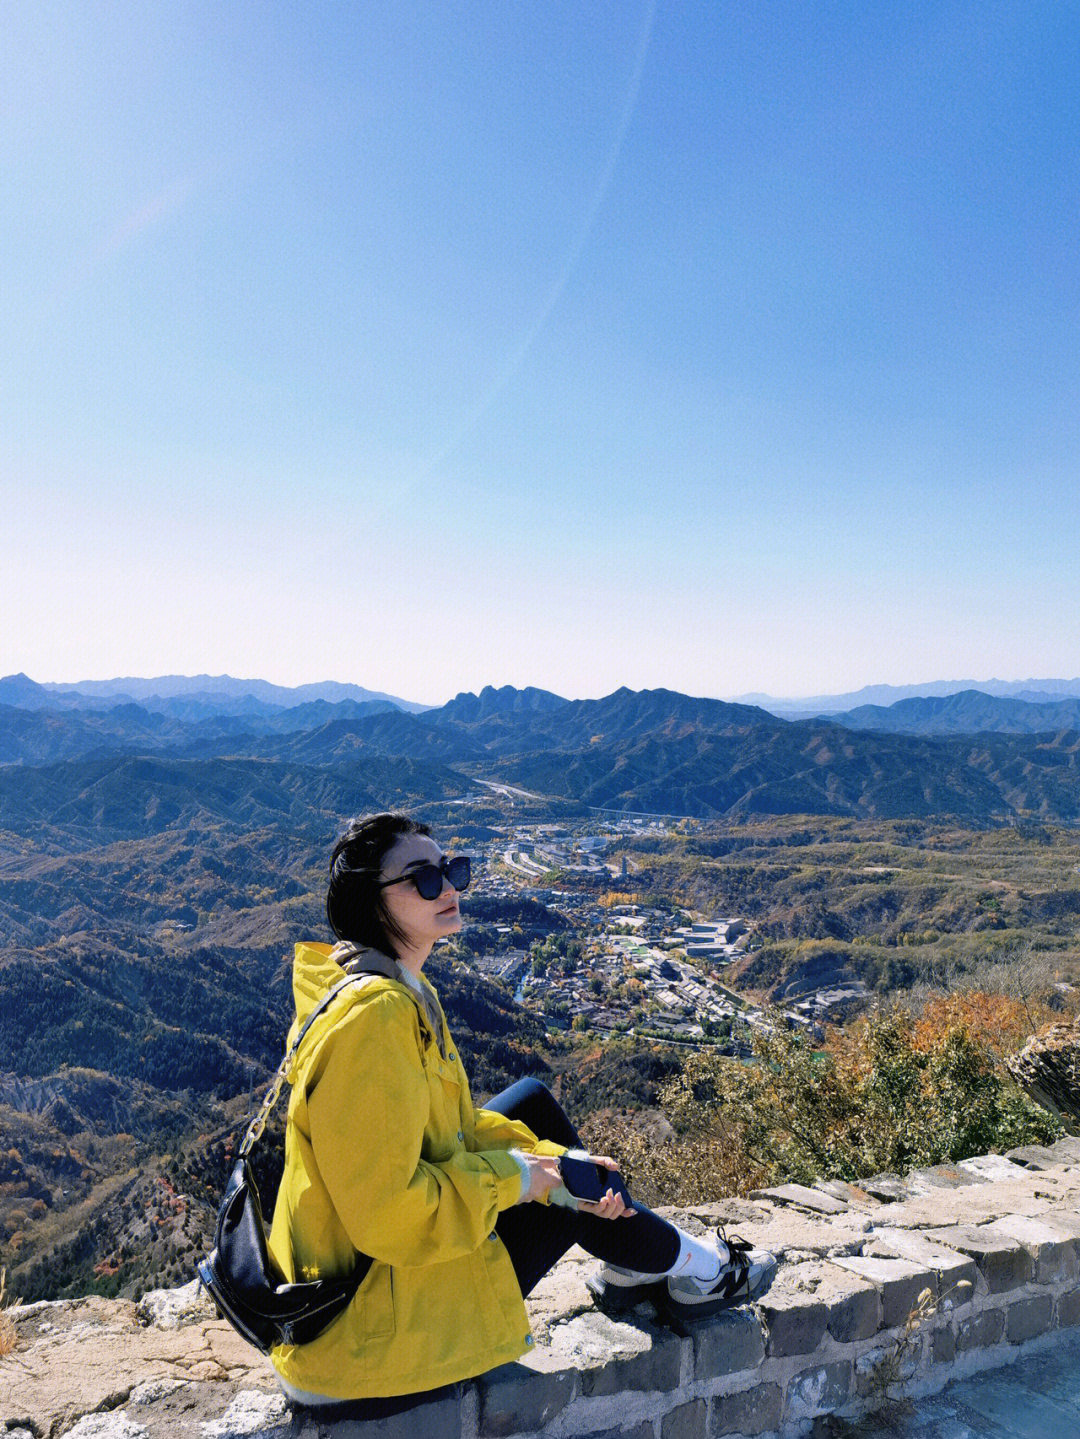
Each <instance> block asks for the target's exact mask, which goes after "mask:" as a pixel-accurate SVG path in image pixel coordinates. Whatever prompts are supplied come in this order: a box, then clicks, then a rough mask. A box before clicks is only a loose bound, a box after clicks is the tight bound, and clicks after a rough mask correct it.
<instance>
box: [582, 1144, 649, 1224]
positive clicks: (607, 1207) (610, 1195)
mask: <svg viewBox="0 0 1080 1439" xmlns="http://www.w3.org/2000/svg"><path fill="white" fill-rule="evenodd" d="M589 1158H590V1159H591V1160H592V1162H593V1163H594V1164H602V1165H603V1166H604V1168H605V1169H618V1167H619V1166H618V1164H617V1163H616V1162H615V1160H614V1159H612V1158H611V1157H610V1156H609V1155H607V1154H590V1155H589ZM578 1210H579V1211H580V1212H581V1213H582V1214H595V1215H596V1216H597V1218H598V1219H621V1218H623V1217H624V1216H625V1217H626V1218H629V1217H630V1216H631V1215H633V1214H636V1213H637V1210H636V1209H628V1208H627V1207H626V1204H625V1202H624V1200H623V1197H622V1195H621V1194H616V1193H615V1192H614V1190H611V1189H609V1190H608V1192H607V1193H606V1194H605V1195H604V1197H603V1199H601V1200H599V1201H598V1202H597V1203H596V1204H588V1203H587V1202H586V1201H585V1200H584V1199H579V1200H578Z"/></svg>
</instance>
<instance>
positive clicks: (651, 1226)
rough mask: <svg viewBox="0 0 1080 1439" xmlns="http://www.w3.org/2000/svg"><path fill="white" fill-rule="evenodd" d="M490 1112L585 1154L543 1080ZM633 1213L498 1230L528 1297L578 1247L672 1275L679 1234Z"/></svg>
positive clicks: (510, 1216) (563, 1212)
mask: <svg viewBox="0 0 1080 1439" xmlns="http://www.w3.org/2000/svg"><path fill="white" fill-rule="evenodd" d="M484 1108H485V1109H494V1110H495V1111H496V1112H497V1113H498V1114H505V1115H506V1117H507V1119H519V1120H521V1122H522V1123H523V1124H527V1125H528V1127H529V1128H530V1129H531V1130H532V1132H533V1133H534V1134H535V1135H536V1137H537V1138H538V1139H551V1140H554V1142H555V1143H556V1144H565V1145H566V1147H567V1148H568V1149H578V1148H580V1145H581V1141H580V1140H579V1139H578V1136H577V1131H576V1130H575V1128H574V1126H573V1125H572V1124H571V1123H570V1121H569V1119H567V1117H566V1115H565V1114H564V1113H563V1112H562V1110H561V1109H560V1107H559V1104H558V1101H557V1100H556V1099H555V1096H554V1095H553V1094H552V1093H551V1091H550V1090H549V1089H547V1088H546V1087H545V1086H544V1085H543V1084H541V1083H540V1081H539V1080H538V1079H519V1080H518V1082H517V1084H512V1085H511V1086H510V1088H509V1089H504V1090H503V1092H502V1093H501V1094H497V1095H496V1096H495V1098H494V1099H492V1100H490V1101H489V1102H488V1103H487V1104H486V1105H485V1106H484ZM634 1209H635V1213H634V1214H633V1215H632V1216H631V1217H629V1218H627V1217H621V1218H619V1219H598V1218H597V1216H596V1215H595V1214H578V1213H577V1212H576V1211H575V1210H572V1209H561V1208H559V1206H558V1205H550V1204H547V1205H545V1204H518V1205H515V1206H514V1208H513V1209H504V1210H503V1211H502V1213H501V1214H500V1215H499V1217H498V1219H497V1220H496V1221H495V1228H496V1230H497V1231H498V1235H499V1238H500V1239H501V1240H502V1242H503V1243H504V1244H505V1245H506V1249H507V1252H508V1253H509V1255H510V1260H511V1263H512V1264H513V1266H514V1273H515V1274H516V1275H517V1281H518V1284H520V1286H521V1293H522V1296H524V1295H526V1294H528V1293H530V1292H531V1290H532V1289H534V1288H535V1286H536V1285H537V1283H538V1282H539V1281H540V1280H541V1279H542V1278H543V1277H544V1275H545V1274H546V1273H547V1272H548V1270H549V1269H551V1267H552V1266H553V1265H554V1264H555V1263H556V1262H557V1261H558V1260H559V1259H561V1258H562V1256H563V1255H564V1254H565V1253H566V1251H567V1250H568V1249H569V1248H570V1247H571V1245H574V1244H580V1245H581V1247H582V1249H585V1250H588V1252H589V1253H590V1254H594V1255H595V1256H596V1257H597V1259H604V1260H607V1261H608V1263H610V1264H618V1265H620V1266H622V1267H623V1268H625V1269H640V1270H642V1271H643V1272H644V1273H646V1274H662V1273H663V1272H664V1270H666V1269H670V1268H671V1266H672V1265H673V1264H674V1263H675V1260H676V1258H677V1257H678V1253H679V1233H678V1230H677V1229H676V1228H675V1227H674V1225H671V1224H669V1223H668V1222H667V1220H666V1219H661V1218H660V1216H659V1214H654V1213H653V1212H652V1210H651V1209H646V1208H645V1207H644V1206H643V1205H641V1204H638V1203H637V1201H636V1200H635V1202H634ZM457 1392H458V1386H457V1385H454V1384H447V1385H444V1386H443V1387H442V1388H440V1389H427V1390H424V1391H423V1392H422V1393H419V1394H403V1395H401V1396H395V1397H388V1398H385V1399H343V1400H341V1401H340V1402H334V1403H329V1404H319V1405H315V1406H313V1412H315V1413H317V1414H318V1415H319V1416H320V1417H321V1418H324V1419H383V1418H386V1417H388V1416H389V1415H391V1414H400V1413H401V1412H402V1411H403V1410H406V1409H413V1408H415V1407H416V1406H417V1405H418V1404H427V1403H430V1402H432V1401H434V1400H438V1399H443V1398H447V1397H448V1396H451V1395H454V1394H456V1393H457Z"/></svg>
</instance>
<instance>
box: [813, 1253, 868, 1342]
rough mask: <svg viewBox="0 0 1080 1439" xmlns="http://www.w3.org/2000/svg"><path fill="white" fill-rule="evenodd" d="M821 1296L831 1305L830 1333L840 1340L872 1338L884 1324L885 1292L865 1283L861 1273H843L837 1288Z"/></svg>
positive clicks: (828, 1321)
mask: <svg viewBox="0 0 1080 1439" xmlns="http://www.w3.org/2000/svg"><path fill="white" fill-rule="evenodd" d="M841 1272H842V1273H843V1271H841ZM838 1278H839V1276H838ZM844 1281H846V1282H844ZM821 1297H822V1298H823V1299H824V1300H825V1303H826V1305H827V1307H828V1319H827V1325H828V1330H829V1333H830V1334H831V1335H832V1337H833V1338H834V1339H835V1340H837V1342H838V1343H840V1344H851V1343H853V1342H854V1341H855V1340H856V1339H869V1338H870V1336H871V1335H872V1334H876V1333H877V1332H878V1330H879V1329H880V1328H881V1315H882V1308H881V1295H880V1294H879V1292H878V1290H877V1287H876V1286H875V1285H873V1284H870V1283H863V1282H862V1281H860V1279H859V1278H858V1276H857V1275H854V1274H849V1273H843V1279H842V1280H841V1281H840V1284H838V1286H837V1289H836V1290H834V1291H833V1292H831V1293H826V1294H823V1295H822V1296H821Z"/></svg>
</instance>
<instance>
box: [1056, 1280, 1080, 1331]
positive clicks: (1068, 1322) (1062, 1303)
mask: <svg viewBox="0 0 1080 1439" xmlns="http://www.w3.org/2000/svg"><path fill="white" fill-rule="evenodd" d="M1054 1318H1055V1321H1056V1323H1057V1327H1058V1328H1059V1329H1071V1328H1072V1327H1073V1325H1074V1324H1080V1289H1070V1290H1069V1292H1068V1293H1067V1294H1062V1295H1060V1296H1059V1297H1058V1302H1057V1313H1056V1315H1055V1316H1054Z"/></svg>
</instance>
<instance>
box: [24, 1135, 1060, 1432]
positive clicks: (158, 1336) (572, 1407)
mask: <svg viewBox="0 0 1080 1439" xmlns="http://www.w3.org/2000/svg"><path fill="white" fill-rule="evenodd" d="M671 1213H672V1216H673V1217H676V1218H678V1219H679V1220H680V1222H682V1223H684V1224H686V1225H688V1226H689V1227H691V1228H696V1229H698V1230H699V1231H704V1230H706V1229H708V1228H709V1227H711V1226H712V1225H714V1224H715V1223H717V1222H721V1221H722V1222H724V1223H725V1224H726V1225H727V1226H728V1228H729V1229H730V1230H731V1231H733V1232H738V1233H740V1234H742V1235H743V1236H744V1237H745V1238H747V1239H749V1240H750V1241H751V1242H753V1243H755V1244H763V1245H765V1246H766V1247H769V1248H771V1249H773V1250H775V1251H776V1252H777V1254H778V1255H779V1256H780V1259H781V1265H780V1270H779V1274H778V1277H777V1280H776V1283H775V1285H774V1287H773V1289H772V1290H771V1292H770V1293H769V1294H768V1295H767V1296H766V1297H765V1299H764V1300H763V1301H762V1303H760V1304H759V1305H756V1306H753V1307H745V1308H742V1309H738V1310H732V1311H729V1312H727V1313H726V1314H723V1315H720V1316H718V1317H717V1318H715V1319H713V1320H703V1321H700V1322H697V1323H695V1324H694V1325H692V1326H690V1332H689V1333H688V1334H686V1335H677V1334H674V1333H672V1332H671V1331H670V1330H669V1329H667V1328H664V1327H661V1326H659V1325H658V1324H657V1323H656V1320H655V1316H654V1315H653V1313H652V1311H651V1308H650V1307H649V1306H647V1305H642V1306H640V1307H639V1310H638V1311H635V1312H634V1313H633V1314H632V1315H630V1316H628V1317H627V1318H626V1319H624V1320H620V1321H615V1320H613V1319H610V1318H608V1317H607V1316H605V1315H603V1314H600V1313H598V1312H597V1311H596V1310H595V1309H594V1308H593V1306H592V1304H591V1302H590V1299H589V1295H588V1291H587V1290H586V1289H585V1286H584V1283H583V1279H584V1275H585V1274H586V1273H587V1272H588V1269H589V1267H590V1266H591V1265H592V1264H593V1263H594V1262H595V1261H592V1260H590V1259H589V1258H588V1256H586V1255H583V1254H581V1253H580V1252H575V1253H572V1254H571V1255H569V1256H568V1257H567V1259H566V1260H564V1261H563V1263H562V1264H560V1265H559V1266H558V1267H557V1269H556V1270H555V1271H553V1273H552V1274H551V1275H549V1276H548V1278H547V1279H546V1280H545V1281H544V1282H543V1283H542V1285H541V1286H540V1287H539V1289H538V1290H537V1292H536V1293H535V1294H534V1295H533V1296H532V1297H531V1298H530V1301H529V1309H530V1317H531V1319H532V1324H533V1333H534V1343H533V1345H532V1347H531V1349H530V1351H529V1353H528V1354H527V1355H526V1356H525V1357H524V1358H523V1360H522V1361H521V1362H520V1363H518V1364H511V1365H506V1366H504V1367H503V1368H501V1369H498V1370H495V1371H493V1372H492V1373H490V1374H488V1375H485V1376H483V1378H481V1379H479V1380H476V1381H473V1382H470V1383H467V1384H464V1385H462V1386H460V1388H459V1391H458V1392H457V1393H455V1394H454V1396H453V1397H452V1398H448V1399H445V1400H442V1401H440V1402H439V1403H436V1404H429V1405H426V1406H424V1407H423V1408H420V1409H417V1410H414V1411H411V1412H409V1413H407V1414H403V1415H399V1416H396V1417H395V1418H392V1419H386V1420H382V1421H379V1422H378V1423H368V1424H357V1423H355V1422H349V1421H343V1422H341V1423H338V1424H336V1425H333V1424H329V1423H326V1422H320V1421H318V1420H317V1418H316V1417H315V1416H314V1415H313V1414H311V1413H304V1412H301V1411H296V1412H293V1411H291V1410H290V1409H289V1407H288V1406H287V1405H286V1404H285V1402H284V1400H283V1399H282V1398H281V1396H280V1394H278V1392H277V1391H276V1389H275V1387H274V1385H273V1380H272V1376H271V1375H270V1374H268V1373H267V1371H266V1367H265V1366H264V1364H263V1361H261V1360H260V1358H259V1356H257V1355H254V1354H253V1353H252V1351H250V1350H247V1349H245V1348H244V1346H243V1345H242V1344H241V1343H240V1341H239V1340H236V1339H235V1338H234V1336H232V1334H231V1332H230V1331H228V1330H227V1329H226V1328H225V1326H223V1325H222V1324H221V1323H220V1321H217V1320H216V1319H211V1318H210V1317H208V1314H207V1312H206V1310H205V1308H204V1307H203V1303H202V1301H200V1300H199V1298H198V1297H197V1296H196V1295H195V1294H193V1293H190V1292H189V1293H186V1294H185V1291H176V1292H175V1293H174V1294H172V1295H169V1294H163V1295H160V1296H152V1297H151V1298H149V1299H148V1300H147V1301H144V1302H143V1304H142V1305H141V1306H140V1308H139V1309H136V1307H135V1306H134V1305H130V1304H129V1305H127V1306H126V1307H125V1306H124V1305H122V1304H120V1303H118V1302H113V1303H107V1302H106V1301H101V1300H93V1301H71V1302H69V1303H68V1304H66V1305H64V1304H57V1305H32V1306H29V1307H28V1308H27V1309H26V1310H24V1311H22V1312H21V1313H20V1312H19V1311H15V1313H16V1315H17V1317H18V1324H19V1331H20V1341H21V1342H20V1348H19V1349H18V1350H17V1351H16V1352H15V1354H13V1355H11V1356H9V1357H8V1358H7V1359H4V1360H0V1420H2V1421H4V1423H5V1424H6V1427H7V1430H8V1436H7V1439H24V1435H25V1436H26V1439H29V1436H30V1435H33V1436H34V1439H43V1436H49V1439H53V1436H57V1439H58V1436H60V1435H63V1434H68V1435H71V1436H74V1439H156V1436H158V1435H161V1436H165V1435H169V1436H170V1439H172V1436H176V1435H180V1434H191V1435H192V1436H197V1439H231V1437H232V1436H237V1439H239V1436H241V1435H244V1436H265V1439H541V1436H544V1439H724V1436H729V1435H731V1436H737V1435H755V1436H756V1435H777V1436H782V1439H789V1436H794V1435H798V1434H805V1433H808V1432H809V1430H810V1428H811V1426H812V1423H813V1420H814V1418H815V1416H818V1415H822V1414H828V1413H839V1414H841V1415H843V1416H845V1417H850V1418H854V1417H856V1416H858V1415H859V1414H864V1413H867V1412H869V1411H872V1410H874V1409H876V1408H880V1407H881V1406H882V1404H883V1403H884V1402H886V1401H888V1400H890V1399H896V1398H900V1397H903V1396H919V1395H926V1394H930V1393H933V1392H936V1391H937V1390H940V1389H941V1388H943V1387H944V1386H945V1385H946V1384H948V1383H949V1382H950V1381H951V1380H953V1379H955V1378H959V1377H962V1376H964V1375H967V1374H970V1373H972V1372H974V1371H975V1370H978V1369H984V1368H992V1367H997V1366H1003V1365H1008V1364H1009V1363H1011V1362H1012V1361H1014V1360H1015V1359H1016V1358H1017V1357H1018V1356H1020V1355H1022V1354H1026V1353H1028V1352H1031V1351H1032V1350H1033V1349H1035V1348H1038V1347H1041V1346H1047V1345H1052V1344H1053V1343H1054V1342H1055V1335H1056V1334H1057V1333H1058V1331H1060V1330H1062V1329H1066V1328H1071V1327H1073V1326H1077V1325H1080V1141H1076V1140H1062V1141H1060V1142H1059V1143H1058V1144H1056V1145H1054V1146H1053V1147H1052V1148H1049V1149H1042V1148H1038V1147H1029V1148H1026V1149H1023V1150H1015V1151H1013V1152H1012V1153H1011V1154H1010V1155H1008V1156H1004V1157H1002V1156H995V1155H988V1156H984V1157H982V1158H978V1159H971V1160H966V1161H964V1162H963V1163H961V1164H958V1165H956V1166H955V1167H951V1166H938V1167H937V1168H935V1169H933V1170H925V1171H920V1172H918V1173H915V1174H912V1175H910V1176H908V1177H907V1179H906V1180H904V1181H903V1182H901V1181H900V1180H898V1179H897V1178H896V1177H895V1176H877V1177H875V1178H874V1179H869V1180H866V1181H864V1183H863V1184H862V1185H861V1186H852V1185H845V1184H840V1183H829V1184H825V1185H821V1186H817V1187H813V1188H804V1187H802V1186H799V1185H784V1186H781V1187H780V1188H778V1189H773V1190H766V1191H763V1192H761V1193H760V1194H757V1195H754V1196H752V1197H751V1198H750V1199H747V1200H730V1201H726V1202H724V1203H720V1204H716V1205H709V1206H704V1207H701V1208H698V1209H692V1210H681V1211H671ZM185 1305H186V1306H187V1307H186V1309H185ZM140 1321H141V1322H140ZM65 1336H66V1338H65ZM110 1346H111V1347H110ZM20 1431H21V1432H20Z"/></svg>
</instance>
